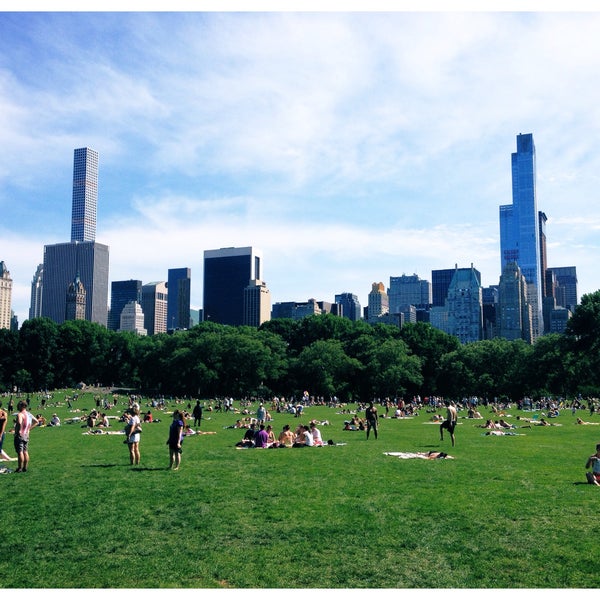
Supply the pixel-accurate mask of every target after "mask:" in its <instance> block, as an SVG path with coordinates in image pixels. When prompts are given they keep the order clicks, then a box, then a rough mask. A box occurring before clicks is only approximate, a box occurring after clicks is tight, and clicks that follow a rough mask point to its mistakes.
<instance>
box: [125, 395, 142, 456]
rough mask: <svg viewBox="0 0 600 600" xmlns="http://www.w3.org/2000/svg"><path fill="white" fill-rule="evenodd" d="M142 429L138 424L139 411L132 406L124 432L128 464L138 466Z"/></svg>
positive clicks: (135, 406) (137, 407) (136, 406)
mask: <svg viewBox="0 0 600 600" xmlns="http://www.w3.org/2000/svg"><path fill="white" fill-rule="evenodd" d="M141 431H142V427H141V424H140V409H139V406H138V405H134V406H133V408H130V409H129V420H128V421H127V427H126V428H125V432H126V434H127V446H129V464H131V465H139V464H140V433H141Z"/></svg>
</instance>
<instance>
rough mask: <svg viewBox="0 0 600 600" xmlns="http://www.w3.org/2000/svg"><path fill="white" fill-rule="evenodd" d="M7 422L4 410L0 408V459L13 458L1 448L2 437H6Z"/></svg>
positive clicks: (2, 443)
mask: <svg viewBox="0 0 600 600" xmlns="http://www.w3.org/2000/svg"><path fill="white" fill-rule="evenodd" d="M7 423H8V415H7V414H6V411H5V410H3V409H2V408H0V460H14V459H12V458H11V457H10V456H9V455H8V454H6V452H5V451H4V450H3V449H2V446H3V445H4V438H5V437H6V424H7Z"/></svg>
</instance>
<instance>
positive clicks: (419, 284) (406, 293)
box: [387, 273, 432, 314]
mask: <svg viewBox="0 0 600 600" xmlns="http://www.w3.org/2000/svg"><path fill="white" fill-rule="evenodd" d="M387 293H388V298H389V302H390V313H391V314H395V313H400V312H404V311H403V310H401V308H402V307H406V306H409V305H412V306H414V307H415V308H422V307H429V306H430V305H431V303H432V289H431V283H430V282H429V281H427V280H425V279H421V278H420V277H419V276H418V275H417V274H416V273H415V274H414V275H401V276H400V277H390V287H389V288H388V291H387Z"/></svg>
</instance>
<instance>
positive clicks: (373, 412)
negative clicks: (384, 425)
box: [365, 402, 379, 439]
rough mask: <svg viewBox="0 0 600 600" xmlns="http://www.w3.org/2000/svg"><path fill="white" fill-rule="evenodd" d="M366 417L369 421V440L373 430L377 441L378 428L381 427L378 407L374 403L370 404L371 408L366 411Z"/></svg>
mask: <svg viewBox="0 0 600 600" xmlns="http://www.w3.org/2000/svg"><path fill="white" fill-rule="evenodd" d="M365 417H366V421H367V439H369V434H370V433H371V430H373V435H374V436H375V439H377V426H378V425H379V416H378V415H377V407H376V406H375V405H374V404H373V402H369V406H368V407H367V410H366V411H365Z"/></svg>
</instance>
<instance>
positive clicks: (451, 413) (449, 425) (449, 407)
mask: <svg viewBox="0 0 600 600" xmlns="http://www.w3.org/2000/svg"><path fill="white" fill-rule="evenodd" d="M445 404H446V420H445V421H444V422H443V423H442V424H441V425H440V440H441V441H442V442H443V441H444V429H447V430H448V433H449V434H450V439H451V440H452V445H453V446H454V442H455V439H454V428H455V427H456V417H457V412H456V407H455V406H454V405H453V404H451V403H450V401H449V400H446V402H445Z"/></svg>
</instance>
